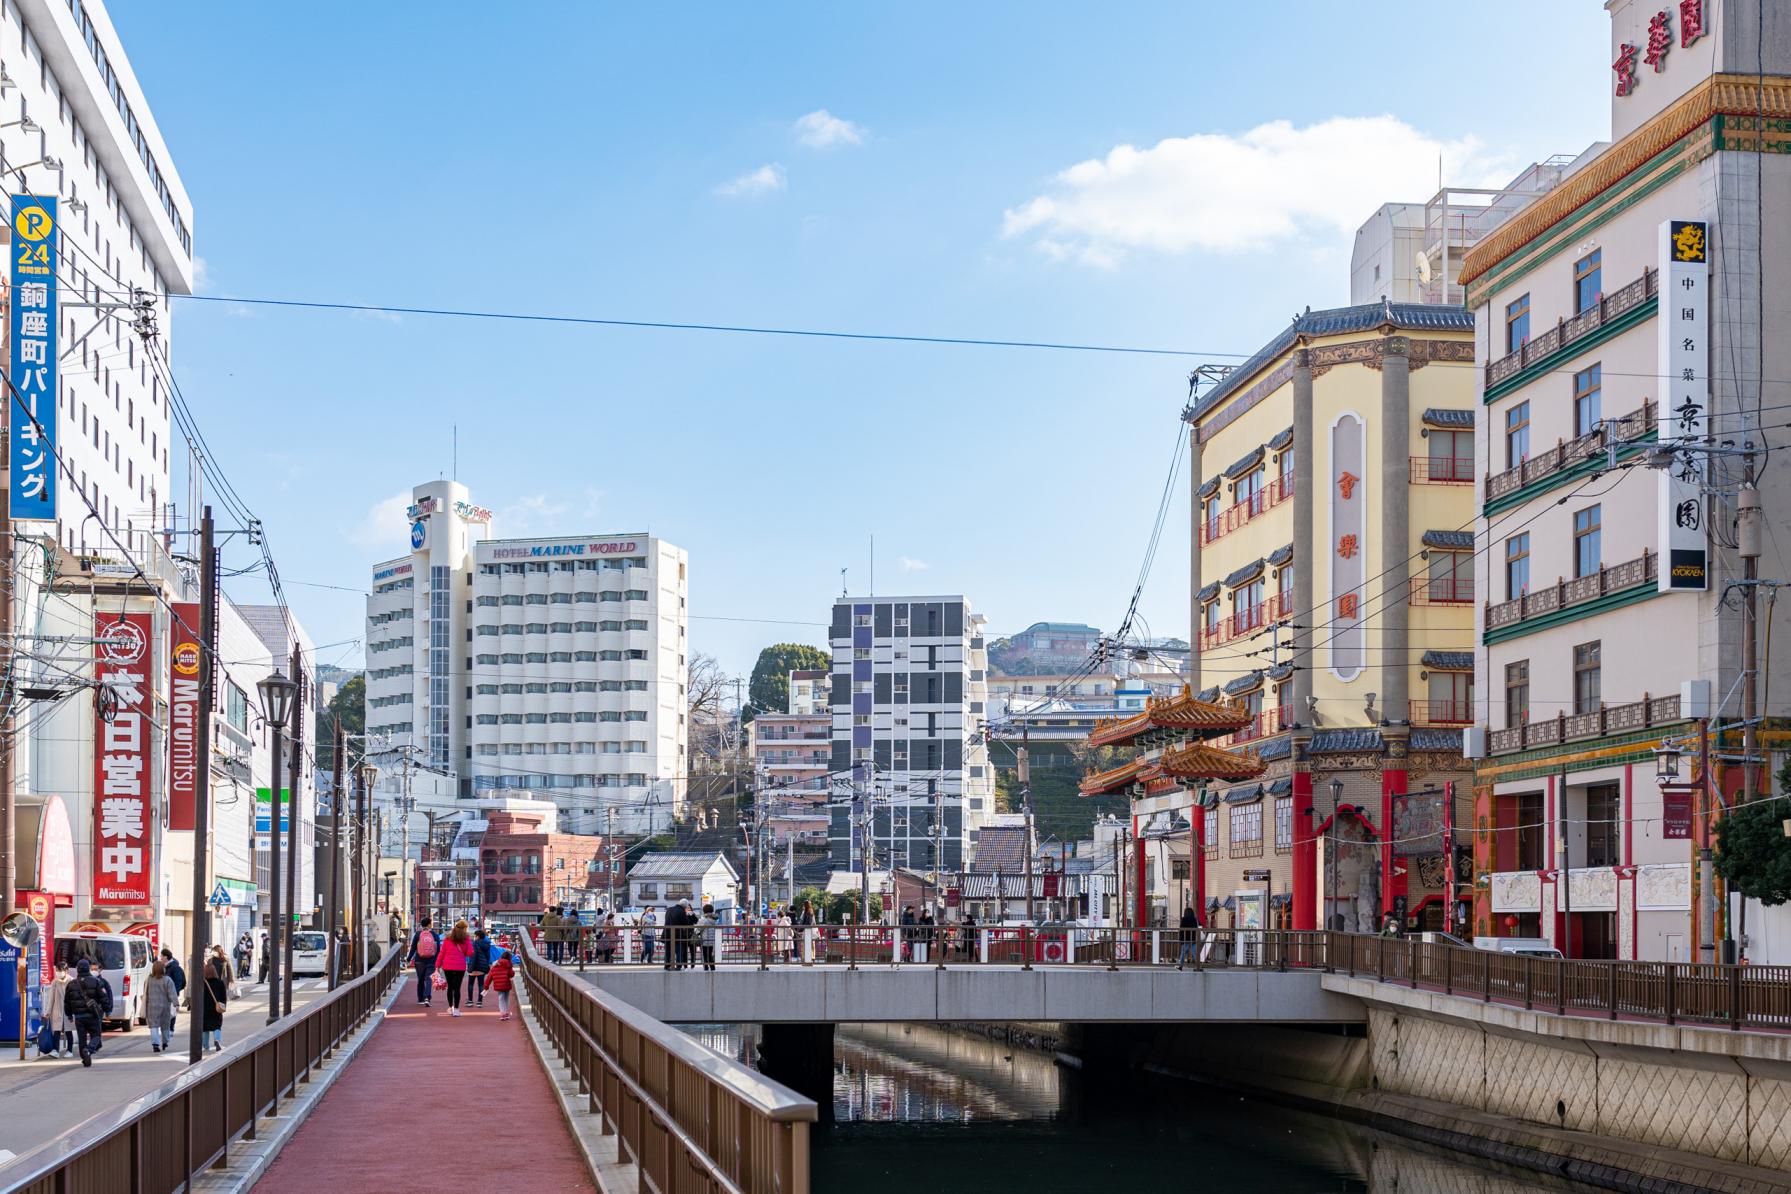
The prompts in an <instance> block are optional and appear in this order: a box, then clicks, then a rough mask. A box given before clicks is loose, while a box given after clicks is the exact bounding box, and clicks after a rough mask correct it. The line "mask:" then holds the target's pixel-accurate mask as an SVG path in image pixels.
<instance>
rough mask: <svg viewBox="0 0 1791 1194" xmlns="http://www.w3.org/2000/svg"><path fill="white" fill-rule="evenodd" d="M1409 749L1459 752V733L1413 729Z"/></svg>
mask: <svg viewBox="0 0 1791 1194" xmlns="http://www.w3.org/2000/svg"><path fill="white" fill-rule="evenodd" d="M1411 748H1412V749H1413V750H1460V749H1461V731H1460V730H1448V729H1440V728H1438V729H1426V728H1421V727H1415V728H1414V729H1413V730H1412V737H1411Z"/></svg>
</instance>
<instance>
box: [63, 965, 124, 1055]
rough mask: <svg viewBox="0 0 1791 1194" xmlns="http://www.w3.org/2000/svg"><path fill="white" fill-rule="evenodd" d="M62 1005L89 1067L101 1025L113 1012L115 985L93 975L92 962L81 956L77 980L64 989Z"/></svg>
mask: <svg viewBox="0 0 1791 1194" xmlns="http://www.w3.org/2000/svg"><path fill="white" fill-rule="evenodd" d="M62 1007H63V1010H64V1011H65V1012H66V1013H67V1014H68V1016H69V1018H70V1019H72V1020H73V1021H74V1022H75V1032H76V1034H77V1035H78V1037H79V1040H80V1044H79V1048H80V1053H81V1064H82V1065H84V1066H90V1065H92V1064H93V1055H94V1054H95V1053H97V1052H99V1047H100V1024H101V1022H102V1021H104V1020H105V1018H106V1016H107V1015H108V1014H109V1013H110V1012H111V1011H112V985H111V984H110V983H108V982H107V981H106V980H105V979H104V978H101V977H100V976H99V975H96V974H94V973H93V964H92V963H91V962H89V961H88V960H87V959H86V958H82V959H81V961H80V963H79V964H78V965H77V966H76V967H75V981H74V982H72V983H70V984H69V985H68V990H67V991H65V992H63V995H62Z"/></svg>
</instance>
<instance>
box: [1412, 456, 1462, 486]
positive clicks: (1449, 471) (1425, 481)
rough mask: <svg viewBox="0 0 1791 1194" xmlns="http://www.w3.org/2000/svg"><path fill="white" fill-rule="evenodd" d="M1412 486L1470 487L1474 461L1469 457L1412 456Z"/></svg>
mask: <svg viewBox="0 0 1791 1194" xmlns="http://www.w3.org/2000/svg"><path fill="white" fill-rule="evenodd" d="M1410 474H1411V483H1412V484H1413V485H1472V484H1473V483H1474V460H1473V458H1472V457H1470V456H1413V457H1411V464H1410Z"/></svg>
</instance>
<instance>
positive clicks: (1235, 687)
mask: <svg viewBox="0 0 1791 1194" xmlns="http://www.w3.org/2000/svg"><path fill="white" fill-rule="evenodd" d="M1260 687H1262V669H1260V668H1258V669H1257V670H1256V671H1253V672H1245V673H1244V674H1243V675H1241V676H1239V677H1237V678H1236V679H1233V680H1228V681H1226V684H1225V695H1227V696H1236V695H1237V694H1238V693H1240V692H1249V691H1250V690H1251V689H1252V688H1260Z"/></svg>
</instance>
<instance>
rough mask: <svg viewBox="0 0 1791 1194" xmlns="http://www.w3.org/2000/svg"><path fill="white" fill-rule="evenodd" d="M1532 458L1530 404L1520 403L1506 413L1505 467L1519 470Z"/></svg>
mask: <svg viewBox="0 0 1791 1194" xmlns="http://www.w3.org/2000/svg"><path fill="white" fill-rule="evenodd" d="M1529 458H1530V404H1529V403H1528V402H1520V403H1518V404H1517V405H1516V406H1514V407H1512V408H1511V409H1510V410H1508V411H1506V412H1505V467H1506V468H1508V469H1513V468H1517V467H1518V466H1520V465H1522V464H1523V462H1524V461H1526V460H1528V459H1529Z"/></svg>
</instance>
